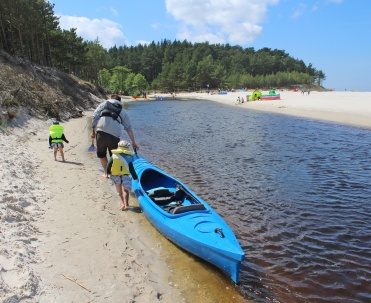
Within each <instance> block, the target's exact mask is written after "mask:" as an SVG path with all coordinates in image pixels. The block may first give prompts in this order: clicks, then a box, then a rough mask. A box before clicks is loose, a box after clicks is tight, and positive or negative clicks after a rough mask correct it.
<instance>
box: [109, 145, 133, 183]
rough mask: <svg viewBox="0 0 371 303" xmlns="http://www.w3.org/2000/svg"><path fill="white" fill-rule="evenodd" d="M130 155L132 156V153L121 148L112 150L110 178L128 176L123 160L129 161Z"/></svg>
mask: <svg viewBox="0 0 371 303" xmlns="http://www.w3.org/2000/svg"><path fill="white" fill-rule="evenodd" d="M132 155H134V152H132V151H130V150H127V149H124V148H121V147H119V148H117V149H113V150H112V168H111V175H112V176H122V175H129V174H130V173H129V170H128V167H127V164H126V161H125V159H128V160H130V159H131V156H132Z"/></svg>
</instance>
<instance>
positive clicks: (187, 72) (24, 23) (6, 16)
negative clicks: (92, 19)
mask: <svg viewBox="0 0 371 303" xmlns="http://www.w3.org/2000/svg"><path fill="white" fill-rule="evenodd" d="M53 9H54V5H53V4H50V3H49V2H47V1H45V0H1V1H0V49H1V50H3V51H5V52H7V53H9V54H10V55H13V56H17V57H22V58H25V59H27V60H30V61H32V62H34V63H37V64H40V65H45V66H50V67H55V68H57V69H59V70H61V71H63V72H66V73H69V74H74V75H76V76H78V77H80V78H82V79H84V80H87V81H90V82H92V83H94V84H98V85H101V86H103V87H106V88H109V89H110V90H112V91H125V93H126V94H137V93H138V92H139V91H142V90H148V89H153V90H159V91H171V92H172V91H181V90H182V91H188V90H192V91H195V90H200V89H201V90H202V89H204V90H205V89H206V87H207V86H209V87H210V89H216V88H220V89H223V90H224V89H231V88H261V89H263V88H274V87H291V86H295V85H296V86H312V85H318V86H321V84H322V81H323V80H325V79H326V77H325V74H324V73H323V72H322V71H321V70H317V69H316V68H314V67H313V66H312V64H309V65H306V64H305V63H304V62H303V61H302V60H299V59H294V58H292V57H291V56H290V55H289V54H287V53H286V52H285V51H284V50H278V49H274V50H272V49H270V48H263V49H260V50H254V48H242V47H240V46H232V45H229V44H209V43H208V42H204V43H191V42H188V41H186V40H185V41H177V40H175V41H170V40H167V39H164V40H162V41H159V42H154V41H153V42H152V43H150V44H146V45H141V44H139V45H137V46H119V47H117V46H114V47H111V48H110V49H108V50H106V49H105V48H103V47H102V46H101V45H100V42H99V40H98V38H97V39H96V40H95V41H84V40H83V39H82V38H81V37H79V36H78V35H77V34H76V29H73V28H72V29H70V30H62V29H61V28H60V27H59V19H58V17H57V16H55V15H54V11H53Z"/></svg>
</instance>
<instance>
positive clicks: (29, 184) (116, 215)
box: [0, 118, 182, 302]
mask: <svg viewBox="0 0 371 303" xmlns="http://www.w3.org/2000/svg"><path fill="white" fill-rule="evenodd" d="M49 124H50V121H49V123H46V122H40V121H37V120H35V119H31V120H30V121H29V123H27V125H26V128H25V129H26V130H25V131H23V130H22V129H14V130H12V134H8V135H6V134H5V133H3V134H1V137H0V141H1V145H2V147H3V148H2V155H1V158H2V159H0V164H1V167H0V168H1V177H2V182H1V191H2V201H1V204H0V216H1V230H0V231H1V234H0V235H1V238H0V240H1V254H0V264H1V271H0V293H1V295H0V300H4V302H18V301H21V300H22V302H134V301H135V302H157V301H161V302H179V301H182V297H181V295H180V292H179V291H178V290H177V289H176V288H175V287H173V286H172V283H171V281H170V280H169V279H170V277H169V272H170V271H169V270H168V266H167V264H166V263H165V261H164V260H163V259H161V256H160V253H161V252H160V249H157V248H156V243H155V239H152V241H151V239H148V237H147V238H146V237H142V234H141V232H142V231H141V224H142V221H143V215H142V214H140V213H138V212H136V211H138V207H136V208H134V209H133V211H127V212H119V211H118V210H117V206H118V204H117V201H116V195H115V192H114V190H113V189H114V188H113V186H112V185H111V183H110V181H108V180H106V179H104V178H101V177H100V174H101V173H100V171H99V168H100V167H99V165H100V164H99V161H97V159H96V158H95V157H94V156H93V155H89V154H88V153H87V148H88V147H89V145H90V142H89V141H90V140H89V139H88V135H87V128H86V127H87V124H88V119H87V118H83V120H82V119H74V120H71V121H69V122H67V123H63V125H64V126H65V135H66V137H67V139H68V140H69V141H70V144H66V147H65V157H66V160H67V162H65V163H63V162H60V161H54V158H53V152H52V151H51V150H49V149H48V142H47V137H48V126H49ZM82 127H83V129H82ZM24 136H26V138H27V139H29V140H28V141H26V142H25V141H24V140H23V139H22V138H23V137H24ZM25 144H26V145H27V147H26V146H25ZM132 202H133V203H134V206H138V205H137V204H135V201H134V199H133V200H132ZM12 300H13V301H12Z"/></svg>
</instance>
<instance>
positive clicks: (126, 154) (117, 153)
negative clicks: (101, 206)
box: [107, 140, 134, 210]
mask: <svg viewBox="0 0 371 303" xmlns="http://www.w3.org/2000/svg"><path fill="white" fill-rule="evenodd" d="M129 147H130V143H129V142H127V141H125V140H122V141H120V142H119V143H118V147H117V149H113V150H112V157H111V158H110V159H109V161H108V164H107V174H108V175H111V180H112V182H113V183H114V184H115V187H116V191H117V194H118V199H119V203H120V206H119V209H120V210H127V209H128V208H129V191H130V190H131V178H130V173H129V170H128V163H130V162H131V160H132V156H133V155H134V152H133V151H131V150H129Z"/></svg>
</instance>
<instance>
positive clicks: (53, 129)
mask: <svg viewBox="0 0 371 303" xmlns="http://www.w3.org/2000/svg"><path fill="white" fill-rule="evenodd" d="M63 131H64V127H63V126H62V125H52V126H50V127H49V134H50V137H52V142H53V143H59V142H63V139H62V136H63Z"/></svg>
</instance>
